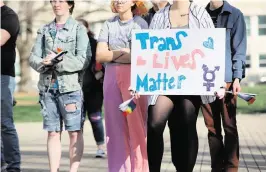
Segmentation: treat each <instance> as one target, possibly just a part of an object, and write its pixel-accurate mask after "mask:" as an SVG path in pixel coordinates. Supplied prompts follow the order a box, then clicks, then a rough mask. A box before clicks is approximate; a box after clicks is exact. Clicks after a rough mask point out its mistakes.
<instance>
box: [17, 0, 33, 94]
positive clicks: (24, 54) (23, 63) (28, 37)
mask: <svg viewBox="0 0 266 172" xmlns="http://www.w3.org/2000/svg"><path fill="white" fill-rule="evenodd" d="M22 3H24V4H20V5H22V8H23V6H24V5H25V6H24V8H23V9H24V10H25V11H24V12H25V15H26V21H25V25H24V26H25V27H26V31H25V37H24V38H25V39H23V34H22V35H20V38H19V41H18V42H19V43H18V50H19V54H20V70H21V72H20V77H21V79H20V82H19V92H29V91H30V90H31V89H32V87H31V86H30V81H31V68H30V66H29V56H30V51H31V47H32V20H33V14H32V10H33V3H34V2H31V1H29V2H25V1H23V2H22ZM22 26H23V25H22ZM21 29H23V28H21Z"/></svg>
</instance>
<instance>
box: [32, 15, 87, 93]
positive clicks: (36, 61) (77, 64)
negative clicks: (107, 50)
mask: <svg viewBox="0 0 266 172" xmlns="http://www.w3.org/2000/svg"><path fill="white" fill-rule="evenodd" d="M54 32H56V24H55V21H52V22H51V23H49V24H47V25H44V26H43V27H41V28H40V29H39V30H38V31H37V38H36V42H35V44H34V46H33V48H32V51H31V55H30V58H29V63H30V66H31V67H32V68H33V69H34V70H36V71H37V72H39V73H40V76H39V83H38V89H39V91H40V92H44V91H46V90H47V88H48V87H49V85H50V83H51V79H52V71H51V70H50V71H46V72H44V71H42V70H38V68H39V67H40V66H41V65H42V64H41V62H42V60H43V58H45V57H46V56H47V55H48V54H49V52H50V51H53V52H55V53H56V52H57V48H61V49H62V50H63V51H68V53H67V54H65V55H64V57H63V61H61V62H59V63H58V64H57V65H56V66H55V72H56V75H57V80H58V84H59V92H60V93H66V92H71V91H77V90H81V75H82V74H83V70H84V69H85V68H86V67H87V66H88V64H89V61H90V58H91V49H90V43H89V38H88V35H87V29H86V28H85V27H84V26H83V25H81V24H79V23H78V21H76V20H74V19H73V18H72V17H69V19H68V20H67V22H66V24H65V25H64V27H63V28H62V29H59V30H58V31H57V33H56V35H55V34H54ZM52 35H55V37H53V36H52Z"/></svg>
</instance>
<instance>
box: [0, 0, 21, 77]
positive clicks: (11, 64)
mask: <svg viewBox="0 0 266 172" xmlns="http://www.w3.org/2000/svg"><path fill="white" fill-rule="evenodd" d="M6 17H9V18H8V19H6ZM7 20H9V21H10V20H17V15H16V13H15V12H14V11H13V10H12V9H11V8H9V7H7V6H5V5H4V6H2V7H1V23H2V25H3V22H6V21H7ZM17 24H18V25H19V23H17ZM17 27H18V28H19V26H17ZM1 28H2V27H1ZM18 33H19V29H18V30H17V34H16V35H11V37H10V38H9V40H8V41H7V42H6V43H5V44H4V45H3V46H1V74H3V75H9V76H13V77H14V76H15V61H16V41H17V36H18Z"/></svg>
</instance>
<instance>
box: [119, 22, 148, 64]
mask: <svg viewBox="0 0 266 172" xmlns="http://www.w3.org/2000/svg"><path fill="white" fill-rule="evenodd" d="M135 22H136V28H135V29H148V28H149V26H148V23H147V22H146V21H145V20H144V19H142V18H141V17H139V18H136V21H135ZM120 51H122V52H123V55H122V56H120V57H118V58H117V59H116V60H114V61H115V62H118V63H131V53H130V49H129V48H125V49H121V50H120Z"/></svg>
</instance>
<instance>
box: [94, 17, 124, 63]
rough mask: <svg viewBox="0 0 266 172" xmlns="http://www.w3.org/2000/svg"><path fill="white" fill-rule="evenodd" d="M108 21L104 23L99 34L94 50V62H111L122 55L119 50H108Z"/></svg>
mask: <svg viewBox="0 0 266 172" xmlns="http://www.w3.org/2000/svg"><path fill="white" fill-rule="evenodd" d="M108 23H109V21H108V20H107V21H105V22H104V24H103V26H102V29H101V31H100V34H99V38H98V44H97V48H96V61H97V62H99V63H106V62H111V61H114V60H116V59H117V58H119V57H120V56H122V55H123V52H122V51H120V50H114V51H111V50H109V46H108V43H109V26H108Z"/></svg>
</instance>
